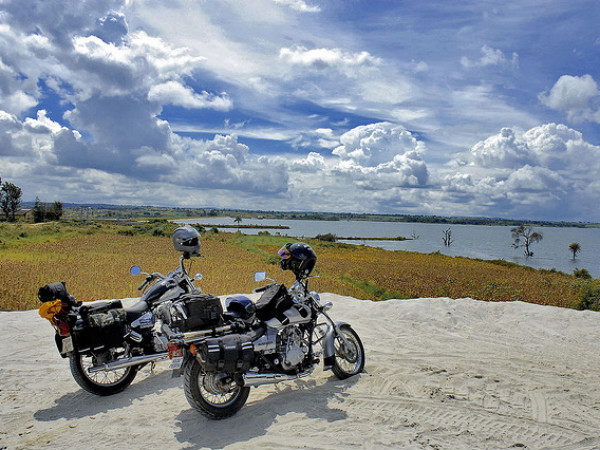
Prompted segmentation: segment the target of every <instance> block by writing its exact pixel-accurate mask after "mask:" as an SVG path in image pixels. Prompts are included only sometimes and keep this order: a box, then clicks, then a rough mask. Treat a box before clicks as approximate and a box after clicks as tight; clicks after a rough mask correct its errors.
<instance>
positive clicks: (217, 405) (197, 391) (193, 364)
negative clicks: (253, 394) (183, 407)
mask: <svg viewBox="0 0 600 450" xmlns="http://www.w3.org/2000/svg"><path fill="white" fill-rule="evenodd" d="M183 389H184V392H185V397H186V399H187V401H188V403H189V404H190V406H191V407H192V408H194V409H195V410H197V411H198V412H200V413H201V414H203V415H204V416H206V417H208V418H209V419H225V418H226V417H230V416H232V415H234V414H235V413H236V412H238V411H239V410H240V409H241V408H242V406H244V404H245V403H246V400H247V399H248V395H249V394H250V388H249V387H247V386H239V385H237V384H236V383H235V382H232V381H230V380H229V379H228V376H227V375H226V374H215V373H208V374H207V373H205V372H204V371H203V370H202V367H201V366H200V363H198V361H197V360H196V359H191V360H189V361H188V362H187V364H186V366H185V369H184V374H183Z"/></svg>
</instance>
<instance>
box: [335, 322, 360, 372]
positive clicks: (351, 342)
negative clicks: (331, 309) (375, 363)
mask: <svg viewBox="0 0 600 450" xmlns="http://www.w3.org/2000/svg"><path fill="white" fill-rule="evenodd" d="M340 332H341V333H342V334H343V335H344V337H345V338H346V341H347V342H348V347H347V348H346V349H345V348H344V341H343V340H342V339H341V338H340V337H339V336H336V338H335V361H334V363H333V366H332V367H331V370H332V372H333V373H334V374H335V376H336V377H338V378H339V379H340V380H344V379H346V378H349V377H351V376H353V375H356V374H358V373H360V372H362V371H363V369H364V367H365V349H364V347H363V344H362V342H361V340H360V337H358V334H357V333H356V331H354V330H353V329H352V327H351V326H350V325H342V326H341V327H340Z"/></svg>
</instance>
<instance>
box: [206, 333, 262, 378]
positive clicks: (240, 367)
mask: <svg viewBox="0 0 600 450" xmlns="http://www.w3.org/2000/svg"><path fill="white" fill-rule="evenodd" d="M198 347H199V348H198V355H199V357H200V360H201V361H202V366H203V368H204V370H206V371H207V372H226V373H235V372H246V371H247V370H248V369H249V368H250V366H251V365H252V362H253V361H254V345H253V344H252V340H251V339H250V338H249V337H248V336H246V335H244V334H230V335H228V336H223V337H215V338H209V339H206V340H205V341H204V342H202V344H201V345H199V346H198Z"/></svg>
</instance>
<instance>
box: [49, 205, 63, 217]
mask: <svg viewBox="0 0 600 450" xmlns="http://www.w3.org/2000/svg"><path fill="white" fill-rule="evenodd" d="M50 211H51V212H52V216H53V218H52V219H53V220H60V218H61V217H62V215H63V203H62V202H61V201H59V200H56V201H55V202H54V203H52V206H51V207H50Z"/></svg>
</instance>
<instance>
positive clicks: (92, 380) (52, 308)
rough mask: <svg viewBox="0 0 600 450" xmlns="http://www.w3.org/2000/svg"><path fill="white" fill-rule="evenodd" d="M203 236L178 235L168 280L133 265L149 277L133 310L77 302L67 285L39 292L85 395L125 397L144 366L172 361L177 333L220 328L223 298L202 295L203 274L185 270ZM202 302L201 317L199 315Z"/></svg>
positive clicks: (185, 230)
mask: <svg viewBox="0 0 600 450" xmlns="http://www.w3.org/2000/svg"><path fill="white" fill-rule="evenodd" d="M199 237H200V234H199V233H198V232H197V230H195V229H193V228H192V227H180V228H178V229H177V230H175V232H174V234H173V244H174V247H175V249H176V250H178V251H180V252H182V255H181V258H180V262H179V267H178V268H177V269H176V270H174V271H173V272H171V273H169V274H167V275H163V274H161V273H159V272H154V273H146V272H142V270H141V268H140V267H139V266H133V267H132V268H131V270H130V272H131V274H132V275H139V274H144V275H145V276H146V278H145V280H144V282H143V283H142V284H141V285H140V287H139V288H138V290H140V291H143V295H142V297H141V298H140V299H139V300H138V301H137V302H136V303H135V304H133V305H131V306H128V307H123V302H122V301H121V300H113V301H97V302H90V303H82V302H77V301H75V299H74V298H73V296H71V295H69V293H68V292H67V289H66V285H65V282H55V283H50V284H48V285H46V286H43V287H41V288H40V289H39V291H38V298H39V300H40V301H41V302H42V306H40V308H39V312H40V315H41V316H42V317H44V318H46V319H48V320H49V321H50V323H51V324H52V325H53V327H54V329H55V341H56V346H57V348H58V352H59V353H60V355H61V356H62V357H63V358H69V362H70V368H71V373H72V375H73V378H74V379H75V381H76V382H77V384H79V386H81V387H82V388H83V389H84V390H86V391H88V392H91V393H93V394H96V395H111V394H115V393H117V392H121V391H122V390H124V389H125V388H127V386H129V385H130V384H131V382H132V381H133V380H134V378H135V376H136V374H137V372H138V371H139V369H140V368H141V367H143V366H145V365H146V364H153V363H155V362H157V361H159V360H163V359H167V358H168V356H169V349H168V337H169V336H171V334H172V333H174V332H185V331H190V330H194V329H197V328H198V327H200V328H204V327H206V326H210V325H217V324H219V322H220V321H221V320H222V317H221V316H222V312H223V310H222V306H221V302H220V300H219V298H218V297H215V296H212V295H209V294H202V293H201V291H200V289H199V288H196V287H195V286H194V281H198V280H200V279H201V278H202V275H201V274H196V276H194V278H190V276H189V275H188V272H189V267H188V269H186V268H185V265H184V262H185V261H188V260H190V259H191V257H192V256H195V255H197V253H198V251H199V249H200V241H199ZM190 266H191V265H190ZM199 303H201V304H202V305H203V306H202V315H200V316H195V315H194V312H195V305H197V304H199ZM211 307H212V309H210V308H211Z"/></svg>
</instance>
